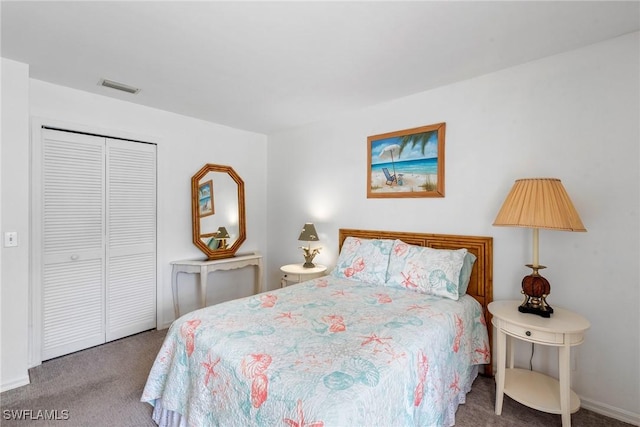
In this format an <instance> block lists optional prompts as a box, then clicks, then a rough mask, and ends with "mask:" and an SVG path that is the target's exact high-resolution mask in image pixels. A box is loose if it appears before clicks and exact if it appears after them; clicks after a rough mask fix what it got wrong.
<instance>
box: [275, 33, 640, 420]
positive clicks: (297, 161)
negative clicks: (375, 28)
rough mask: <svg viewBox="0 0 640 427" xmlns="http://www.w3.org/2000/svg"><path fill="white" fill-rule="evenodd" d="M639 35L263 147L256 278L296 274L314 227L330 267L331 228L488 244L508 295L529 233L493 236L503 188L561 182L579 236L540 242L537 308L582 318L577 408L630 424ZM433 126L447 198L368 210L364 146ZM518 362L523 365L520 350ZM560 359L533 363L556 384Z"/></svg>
mask: <svg viewBox="0 0 640 427" xmlns="http://www.w3.org/2000/svg"><path fill="white" fill-rule="evenodd" d="M639 48H640V43H639V35H638V33H635V34H632V35H627V36H624V37H620V38H616V39H612V40H609V41H607V42H604V43H600V44H596V45H593V46H589V47H586V48H583V49H580V50H575V51H572V52H568V53H566V54H562V55H558V56H554V57H550V58H546V59H543V60H539V61H535V62H531V63H528V64H524V65H522V66H518V67H515V68H510V69H506V70H503V71H500V72H497V73H493V74H489V75H485V76H481V77H478V78H475V79H472V80H468V81H464V82H460V83H457V84H453V85H450V86H446V87H442V88H438V89H435V90H431V91H428V92H424V93H419V94H416V95H413V96H410V97H406V98H403V99H398V100H396V101H393V102H389V103H385V104H382V105H377V106H374V107H371V108H368V109H366V110H362V111H359V112H356V113H353V114H349V115H344V116H343V117H341V118H337V119H335V120H331V121H326V122H322V123H316V124H312V125H308V126H304V127H301V128H297V129H292V130H288V131H284V132H281V133H279V134H276V135H270V138H269V152H268V154H269V158H268V170H269V205H268V206H269V210H268V215H269V217H268V222H269V236H268V237H269V239H268V241H269V246H268V247H269V254H270V257H269V268H268V269H267V271H270V272H271V274H272V277H271V279H272V283H275V279H276V278H277V276H278V272H277V270H278V267H279V266H280V265H283V264H288V263H291V262H300V261H301V260H302V255H301V252H300V250H298V249H297V246H298V243H299V242H297V241H296V238H297V235H298V233H299V229H300V227H301V226H302V224H303V223H304V222H305V221H313V222H315V224H316V229H317V230H318V233H319V234H320V237H321V239H322V242H320V243H321V244H322V246H323V247H324V249H323V251H322V252H321V254H320V255H318V256H317V257H316V261H317V262H319V263H323V264H328V265H332V264H333V263H334V262H335V259H336V255H337V253H336V252H337V237H338V228H340V227H346V228H361V229H384V230H397V231H419V232H434V233H450V234H474V235H489V236H493V237H494V299H496V300H503V299H518V300H519V299H520V294H519V290H520V282H521V280H522V277H523V276H524V275H526V274H529V272H530V270H529V269H527V268H526V267H524V264H527V263H530V262H531V260H532V250H531V246H532V234H531V230H527V229H516V228H503V227H493V226H492V225H491V224H492V222H493V220H494V219H495V215H496V214H497V212H498V210H499V208H500V206H501V203H502V202H503V200H504V198H505V197H506V195H507V193H508V191H509V189H510V188H511V186H512V184H513V182H514V180H515V179H517V178H523V177H538V176H541V177H556V178H560V179H561V180H562V182H563V183H564V186H565V188H566V189H567V191H568V193H569V194H570V196H571V198H572V200H573V202H574V204H575V206H576V208H577V210H578V212H579V213H580V215H581V218H582V220H583V222H584V224H585V226H586V227H587V229H588V232H587V233H568V232H553V231H548V230H541V232H540V262H541V263H542V264H544V265H547V266H548V267H549V268H547V269H546V270H544V271H543V274H544V275H545V277H547V278H548V279H549V281H550V282H551V286H552V291H551V295H550V298H549V302H550V304H551V305H552V306H559V307H565V308H568V309H571V310H573V311H576V312H578V313H581V314H582V315H584V316H585V317H587V318H588V319H589V320H590V321H591V324H592V326H591V329H590V330H589V331H588V332H587V335H586V341H585V343H584V344H582V345H581V346H579V347H574V349H573V359H574V360H573V368H574V371H573V372H572V384H573V388H574V390H575V391H576V392H577V393H578V394H579V395H580V396H581V397H582V398H583V406H584V407H588V408H591V409H595V410H597V411H598V412H601V413H605V414H610V415H612V416H615V417H618V418H622V419H626V420H628V421H632V422H636V423H638V422H640V415H639V414H638V402H639V401H640V391H639V384H640V372H639V366H640V364H639V363H638V361H639V360H640V351H639V338H640V337H639V324H640V317H639V310H638V302H640V301H639V300H640V293H639V288H640V286H639V282H640V279H639V265H638V263H639V259H640V250H639V238H640V228H639V217H638V211H639V195H640V194H639V193H640V176H639V166H640V158H639V141H640V130H639V122H638V120H639V117H640V107H639V105H640V84H639V76H640V69H639V59H640V58H639ZM438 122H446V123H447V130H446V132H447V133H446V148H445V152H446V170H445V174H446V179H445V181H446V197H445V198H442V199H430V198H422V199H367V198H366V174H367V157H366V156H367V149H366V140H367V136H369V135H376V134H380V133H385V132H390V131H395V130H401V129H408V128H413V127H417V126H421V125H428V124H433V123H438ZM518 350H519V352H520V354H519V357H518V359H517V361H518V362H519V364H520V365H521V366H527V367H528V360H529V355H530V347H529V346H520V347H519V348H518ZM556 364H557V350H555V349H553V348H548V347H542V346H536V351H535V357H534V361H533V366H534V368H535V369H538V370H543V371H545V372H548V373H550V374H552V375H554V376H555V375H557V367H556Z"/></svg>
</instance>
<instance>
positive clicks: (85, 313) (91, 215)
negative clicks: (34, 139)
mask: <svg viewBox="0 0 640 427" xmlns="http://www.w3.org/2000/svg"><path fill="white" fill-rule="evenodd" d="M104 150H105V144H104V138H98V137H94V136H89V135H81V134H73V133H68V132H59V131H54V130H43V135H42V191H43V194H42V196H43V197H42V209H43V212H42V221H43V224H42V230H43V236H42V245H43V247H42V263H43V265H42V270H41V271H42V279H41V282H42V296H41V298H42V360H47V359H51V358H53V357H57V356H60V355H63V354H67V353H71V352H74V351H77V350H81V349H83V348H87V347H91V346H94V345H97V344H101V343H103V342H104V337H105V325H104V317H105V308H104V307H105V286H104V266H105V255H104V231H105V221H104V217H105V215H104V190H105V189H104V175H105V162H104Z"/></svg>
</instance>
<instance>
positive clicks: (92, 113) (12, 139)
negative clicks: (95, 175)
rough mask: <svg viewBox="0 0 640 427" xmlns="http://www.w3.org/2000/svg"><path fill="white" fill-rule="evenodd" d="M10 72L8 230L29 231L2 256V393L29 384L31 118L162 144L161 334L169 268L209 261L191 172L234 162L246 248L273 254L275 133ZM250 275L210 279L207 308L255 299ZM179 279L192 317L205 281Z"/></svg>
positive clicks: (17, 69)
mask: <svg viewBox="0 0 640 427" xmlns="http://www.w3.org/2000/svg"><path fill="white" fill-rule="evenodd" d="M2 66H3V68H2V69H3V72H4V71H5V70H8V71H9V72H6V73H3V81H2V82H3V89H6V88H7V87H11V88H12V89H11V92H10V93H9V92H8V91H7V92H6V93H5V92H4V91H3V94H2V101H3V106H5V105H4V104H5V101H6V102H7V103H11V106H14V107H15V108H14V110H13V112H10V110H9V108H6V106H5V109H3V116H2V121H3V123H2V136H3V141H2V153H3V158H2V219H3V225H2V229H3V230H12V231H19V232H20V233H21V235H20V237H21V242H20V246H19V247H18V248H11V249H4V250H3V252H2V265H3V267H4V268H3V271H2V308H3V311H2V331H3V337H2V339H3V341H2V344H3V345H2V349H1V351H2V353H1V359H2V367H3V375H2V389H7V388H11V387H12V386H13V384H12V381H15V378H26V368H27V366H26V363H27V362H26V361H27V357H26V352H27V337H28V336H27V319H28V317H27V312H26V311H27V307H28V305H29V299H28V289H29V281H28V278H29V269H28V268H29V267H28V266H29V241H28V240H29V239H28V224H29V222H28V218H29V206H30V203H29V185H30V173H29V169H30V165H29V147H30V140H29V122H28V119H29V115H31V117H32V118H33V120H34V121H36V122H39V121H40V118H44V122H45V123H53V124H68V125H69V127H71V128H78V129H80V130H85V129H87V128H89V129H94V130H96V131H100V132H103V133H105V134H108V135H113V136H125V137H137V139H141V140H146V141H151V142H157V143H158V151H157V153H158V154H157V157H158V168H157V171H158V236H157V237H158V239H157V241H158V265H159V273H160V274H159V277H158V283H159V288H160V289H159V293H160V304H159V307H158V310H159V317H160V322H159V325H158V327H159V328H162V327H166V326H168V324H169V323H170V322H171V321H172V320H173V317H174V315H173V305H172V304H173V303H172V296H171V267H170V264H169V263H170V262H171V261H173V260H182V259H197V258H200V259H203V258H204V254H202V253H201V252H200V250H199V249H198V248H197V247H195V246H194V245H193V243H192V240H191V176H192V175H193V174H195V173H196V172H197V171H198V170H199V169H200V168H201V167H202V166H203V165H204V164H205V163H217V164H223V165H230V166H232V167H233V168H234V169H235V171H236V172H237V173H238V174H239V175H240V176H241V177H242V179H243V180H244V182H245V198H246V215H247V218H246V219H247V240H246V241H245V242H244V244H243V245H242V246H241V248H240V251H239V252H249V251H256V250H257V251H261V252H263V253H265V252H266V229H267V227H266V215H265V213H264V212H265V211H266V200H267V198H266V162H265V161H264V159H265V158H266V149H267V147H266V142H267V137H266V136H265V135H261V134H256V133H252V132H246V131H242V130H237V129H232V128H229V127H225V126H220V125H216V124H213V123H209V122H205V121H202V120H196V119H192V118H189V117H185V116H180V115H177V114H173V113H168V112H165V111H161V110H156V109H152V108H147V107H143V106H139V105H136V104H132V103H128V102H123V101H119V100H115V99H112V98H107V97H103V96H98V95H94V94H90V93H87V92H82V91H77V90H73V89H69V88H65V87H62V86H57V85H53V84H49V83H45V82H42V81H37V80H29V79H28V68H27V66H26V65H24V64H19V63H12V62H11V61H5V60H3V62H2ZM14 93H15V94H14ZM5 110H6V114H5ZM13 119H15V120H13ZM11 120H13V121H11ZM8 124H10V125H8ZM16 249H17V250H16ZM18 251H19V253H18ZM7 266H9V267H7ZM245 270H246V269H245ZM245 270H237V272H238V273H237V274H235V273H231V272H216V273H213V274H211V275H210V278H209V282H210V286H209V298H208V302H209V303H210V304H211V303H214V302H219V301H222V300H226V299H231V298H237V297H240V296H244V295H248V294H249V293H250V292H251V291H252V286H251V284H252V283H253V277H252V274H253V272H252V271H250V270H246V271H245ZM226 273H229V274H226ZM191 276H193V275H191ZM180 283H181V285H180V289H181V302H182V303H183V304H181V310H182V312H183V313H185V312H187V311H189V310H191V309H193V308H196V307H198V300H197V295H198V294H197V293H196V280H195V277H189V276H185V275H181V279H180ZM214 284H215V286H214ZM245 284H247V286H245ZM5 319H7V321H5ZM18 361H19V362H20V363H19V364H18ZM18 385H19V384H18Z"/></svg>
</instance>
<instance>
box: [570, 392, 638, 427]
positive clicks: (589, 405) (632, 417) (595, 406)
mask: <svg viewBox="0 0 640 427" xmlns="http://www.w3.org/2000/svg"><path fill="white" fill-rule="evenodd" d="M580 406H581V407H582V408H584V409H588V410H590V411H593V412H596V413H598V414H601V415H605V416H607V417H610V418H615V419H616V420H620V421H623V422H625V423H629V424H633V425H634V426H640V414H636V413H633V412H631V411H626V410H624V409H620V408H616V407H615V406H611V405H607V404H606V403H601V402H596V401H594V400H590V399H586V398H584V397H580Z"/></svg>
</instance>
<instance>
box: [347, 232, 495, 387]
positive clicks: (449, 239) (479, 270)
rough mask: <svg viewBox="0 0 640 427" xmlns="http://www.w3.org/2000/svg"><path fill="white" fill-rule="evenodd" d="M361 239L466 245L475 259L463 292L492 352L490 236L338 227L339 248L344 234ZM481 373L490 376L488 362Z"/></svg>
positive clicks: (436, 246)
mask: <svg viewBox="0 0 640 427" xmlns="http://www.w3.org/2000/svg"><path fill="white" fill-rule="evenodd" d="M349 236H351V237H358V238H361V239H392V240H395V239H400V240H402V241H403V242H405V243H409V244H411V245H418V246H426V247H430V248H434V249H461V248H466V249H467V250H468V251H469V252H471V253H472V254H474V255H475V256H476V257H477V258H478V259H477V260H476V263H475V264H474V265H473V270H472V271H471V280H470V281H469V288H468V289H467V294H469V295H471V296H472V297H474V298H475V299H476V300H477V301H478V302H479V303H480V305H482V310H483V312H484V318H485V321H486V323H487V330H488V332H489V346H490V350H491V354H493V327H492V326H491V314H490V313H489V310H488V309H487V306H488V305H489V303H490V302H491V301H493V237H483V236H456V235H452V234H426V233H409V232H395V231H375V230H357V229H349V228H341V229H340V230H339V241H338V245H339V248H340V249H342V244H343V243H344V240H345V239H346V238H347V237H349ZM484 375H486V376H492V375H493V370H492V363H491V362H490V363H489V364H488V365H485V369H484Z"/></svg>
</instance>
